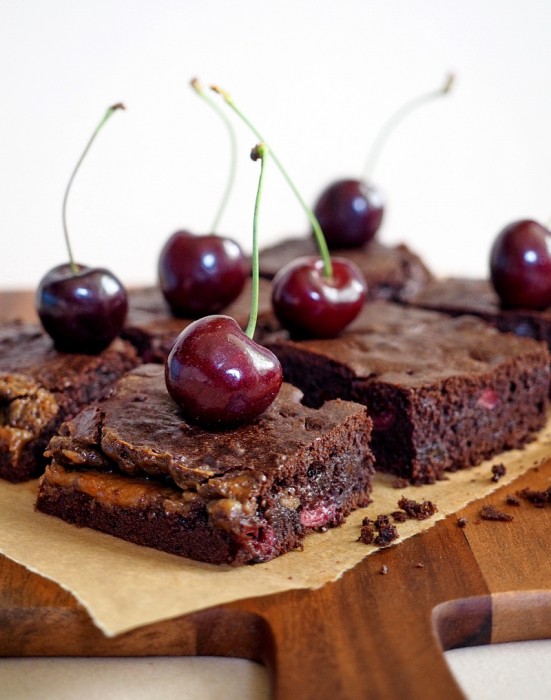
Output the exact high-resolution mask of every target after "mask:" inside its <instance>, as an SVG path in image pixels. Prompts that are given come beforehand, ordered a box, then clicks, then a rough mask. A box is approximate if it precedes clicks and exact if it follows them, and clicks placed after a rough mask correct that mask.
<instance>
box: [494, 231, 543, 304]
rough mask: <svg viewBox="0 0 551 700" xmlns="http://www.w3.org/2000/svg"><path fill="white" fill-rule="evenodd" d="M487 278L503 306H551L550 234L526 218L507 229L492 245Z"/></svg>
mask: <svg viewBox="0 0 551 700" xmlns="http://www.w3.org/2000/svg"><path fill="white" fill-rule="evenodd" d="M490 277H491V280H492V284H493V285H494V289H495V290H496V292H497V294H498V296H499V298H500V299H501V303H502V304H503V306H506V307H513V308H524V309H545V308H547V307H549V306H551V231H549V230H548V229H546V228H545V227H544V226H542V225H541V224H539V223H537V222H536V221H531V220H529V219H523V220H520V221H515V222H514V223H511V224H509V225H508V226H506V227H505V228H504V229H503V230H502V231H501V232H500V233H499V234H498V236H497V238H496V239H495V241H494V243H493V246H492V250H491V253H490Z"/></svg>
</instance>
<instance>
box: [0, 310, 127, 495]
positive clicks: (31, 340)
mask: <svg viewBox="0 0 551 700" xmlns="http://www.w3.org/2000/svg"><path fill="white" fill-rule="evenodd" d="M137 362H138V361H137V357H136V353H135V350H134V348H133V347H132V346H131V345H130V344H129V343H126V342H124V341H122V340H116V341H115V342H114V343H112V344H111V345H110V346H109V347H108V348H107V349H106V350H104V351H103V352H101V353H100V354H99V355H84V354H64V353H60V352H57V351H56V350H55V349H54V347H53V343H52V340H51V338H50V337H49V336H47V335H46V334H45V333H43V332H42V330H41V329H40V328H39V326H38V325H35V324H22V323H17V322H14V323H5V324H4V325H2V326H0V478H3V479H7V480H8V481H12V482H19V481H25V480H28V479H32V478H34V477H36V476H38V475H39V474H41V473H42V471H43V470H44V465H45V459H44V456H43V452H44V449H45V448H46V446H47V444H48V441H49V440H50V438H51V437H52V435H53V434H54V433H55V431H56V430H57V428H58V427H59V426H60V425H61V423H62V422H63V421H65V420H67V419H69V418H71V417H72V416H74V415H75V414H76V413H77V412H78V411H79V410H80V409H81V408H82V407H83V406H86V405H87V404H88V403H90V402H91V401H95V400H96V399H99V398H100V397H102V396H103V395H105V394H106V393H107V392H108V391H109V389H110V388H111V386H112V384H113V382H114V381H115V380H116V379H118V378H119V377H120V376H122V375H123V374H124V373H125V372H126V371H128V370H130V369H132V368H133V367H135V366H136V364H137Z"/></svg>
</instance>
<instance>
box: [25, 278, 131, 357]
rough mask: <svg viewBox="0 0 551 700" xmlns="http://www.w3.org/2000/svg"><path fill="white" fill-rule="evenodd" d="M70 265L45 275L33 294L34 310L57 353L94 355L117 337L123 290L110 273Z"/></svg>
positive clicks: (122, 316) (121, 321)
mask: <svg viewBox="0 0 551 700" xmlns="http://www.w3.org/2000/svg"><path fill="white" fill-rule="evenodd" d="M77 268H78V272H76V273H74V272H73V271H72V269H71V266H70V265H69V264H64V265H58V266H57V267H54V268H52V269H51V270H50V271H49V272H47V273H46V274H45V275H44V277H43V278H42V280H41V281H40V284H39V285H38V289H37V292H36V311H37V313H38V316H39V318H40V321H41V322H42V325H43V326H44V330H45V331H46V332H47V333H48V335H50V336H51V338H52V339H53V341H54V345H55V347H56V349H57V350H59V351H61V352H72V353H75V352H79V353H87V354H96V353H98V352H101V351H102V350H103V349H105V348H106V347H107V346H108V345H109V344H110V343H111V342H112V341H113V340H114V339H115V338H116V337H117V335H118V334H119V332H120V330H121V328H122V326H123V324H124V321H125V319H126V312H127V310H128V300H127V296H126V291H125V289H124V287H123V285H122V284H121V282H120V281H119V280H118V279H117V277H115V275H113V274H112V273H111V272H109V270H105V269H103V268H99V267H86V266H84V265H77Z"/></svg>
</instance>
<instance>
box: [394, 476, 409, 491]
mask: <svg viewBox="0 0 551 700" xmlns="http://www.w3.org/2000/svg"><path fill="white" fill-rule="evenodd" d="M408 486H409V481H408V480H407V479H404V478H403V477H401V476H398V477H396V479H394V481H393V482H392V488H393V489H405V488H406V487H408Z"/></svg>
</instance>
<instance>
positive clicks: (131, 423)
mask: <svg viewBox="0 0 551 700" xmlns="http://www.w3.org/2000/svg"><path fill="white" fill-rule="evenodd" d="M300 399H301V394H300V391H298V390H297V389H296V388H295V387H291V386H290V385H288V384H284V385H283V387H282V389H281V391H280V393H279V396H278V397H277V399H276V401H275V402H274V403H273V404H272V406H270V408H268V409H267V410H266V411H265V412H264V413H263V414H262V415H261V416H259V417H258V418H257V419H255V420H254V421H253V422H252V423H251V424H248V425H245V426H242V427H239V428H235V429H233V430H225V431H220V432H213V431H206V430H203V429H201V428H199V427H197V426H194V425H190V424H188V423H186V422H185V421H184V419H183V418H182V416H181V415H180V414H179V410H178V408H177V407H176V405H175V404H174V403H173V402H172V400H171V399H170V398H169V396H168V394H167V391H166V388H165V383H164V370H163V367H161V366H160V365H143V366H142V367H139V368H138V369H136V370H134V371H133V372H131V373H129V374H128V375H126V377H124V378H122V379H121V380H120V381H119V382H118V383H117V384H116V386H115V389H114V391H113V393H112V395H111V396H110V397H109V398H108V399H107V400H105V401H103V402H100V403H97V404H93V405H91V406H89V407H88V408H87V409H85V410H84V411H82V412H81V413H80V414H79V415H78V416H77V417H76V418H75V419H73V420H72V421H70V422H68V423H66V424H65V425H64V426H63V428H62V430H61V433H60V435H59V436H57V437H55V438H53V439H52V441H51V443H50V446H49V449H48V452H47V454H48V456H49V457H50V458H51V459H52V463H51V465H50V466H49V467H48V468H47V469H46V472H45V474H44V476H43V477H42V479H41V483H40V490H39V495H38V502H37V507H38V509H39V510H41V511H43V512H45V513H50V514H53V515H57V516H58V517H60V518H63V519H64V520H66V521H68V522H70V523H75V524H77V525H86V526H88V527H93V528H96V529H98V530H102V531H104V532H108V533H111V534H113V535H116V536H118V537H122V538H124V539H127V540H129V541H131V542H136V543H138V544H143V545H148V546H150V547H156V548H157V549H161V550H164V551H167V552H172V553H174V554H179V555H182V556H186V557H191V558H193V559H197V560H200V561H205V562H210V563H214V564H223V563H225V564H232V565H237V564H246V563H253V562H262V561H268V560H269V559H273V558H274V557H276V556H278V555H280V554H282V553H284V552H287V551H289V550H292V549H295V548H296V547H299V546H300V544H301V542H302V539H303V538H304V536H305V535H306V534H307V533H308V532H310V531H312V530H323V529H325V528H327V527H332V526H335V525H338V524H340V523H341V522H342V521H343V520H344V518H345V517H346V515H348V513H350V511H351V510H353V509H354V508H358V507H361V506H365V505H367V504H368V503H369V501H370V493H371V488H372V478H373V456H372V454H371V451H370V449H369V441H370V433H371V421H370V420H369V418H368V417H367V414H366V411H365V408H364V407H362V406H359V405H358V404H353V403H349V402H344V401H340V400H336V401H331V402H328V403H327V404H325V405H324V406H323V407H321V408H320V409H319V410H318V409H312V408H308V407H306V406H304V405H303V404H302V403H301V401H300Z"/></svg>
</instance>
